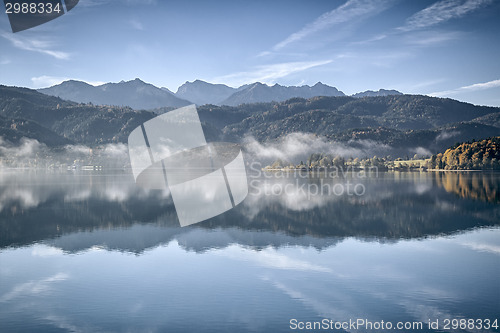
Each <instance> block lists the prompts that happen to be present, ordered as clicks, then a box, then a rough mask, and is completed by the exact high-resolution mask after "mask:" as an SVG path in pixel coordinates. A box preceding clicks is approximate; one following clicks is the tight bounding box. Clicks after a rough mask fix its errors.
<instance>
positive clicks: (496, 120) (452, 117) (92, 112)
mask: <svg viewBox="0 0 500 333" xmlns="http://www.w3.org/2000/svg"><path fill="white" fill-rule="evenodd" d="M254 87H255V86H254ZM257 87H258V86H257ZM246 88H249V87H246ZM255 89H257V88H255ZM221 90H222V89H221ZM241 91H243V90H241ZM164 111H168V110H164ZM198 113H199V116H200V120H201V121H202V127H203V130H204V132H205V135H206V137H207V140H208V141H230V142H241V143H243V142H244V141H245V138H246V137H248V136H252V137H253V138H255V139H256V140H257V141H259V142H269V141H279V140H280V139H282V138H285V137H287V136H288V135H290V134H292V133H297V132H299V133H306V134H313V135H315V136H318V137H322V138H325V139H326V140H331V141H337V142H344V143H349V144H350V145H352V144H356V143H357V142H358V143H360V144H362V143H363V142H368V141H370V142H373V143H374V144H376V145H379V146H381V145H387V146H390V147H393V148H397V149H399V151H400V152H401V154H403V151H404V150H405V149H406V150H407V151H408V150H409V149H413V148H415V147H422V148H424V149H426V150H427V151H429V152H432V153H437V152H441V151H443V149H445V148H448V147H449V146H451V145H453V144H454V143H456V142H462V141H469V140H473V139H476V140H478V139H483V138H487V137H491V136H499V135H500V108H498V107H486V106H476V105H472V104H468V103H463V102H459V101H456V100H452V99H447V98H436V97H429V96H421V95H389V96H376V97H364V98H356V97H352V96H330V97H328V96H319V97H311V98H298V97H295V98H291V99H288V100H286V101H282V102H261V103H252V104H240V105H238V106H228V105H221V106H217V105H213V104H206V105H202V106H199V107H198ZM157 114H158V110H155V112H153V111H145V110H142V111H141V110H139V111H137V110H134V109H132V108H130V107H123V106H112V105H93V104H82V103H76V102H71V101H67V100H63V99H61V98H59V97H53V96H48V95H45V94H42V93H39V92H37V91H35V90H32V89H27V88H18V87H8V86H1V85H0V137H2V140H3V142H11V143H13V144H15V143H18V142H19V141H20V140H21V138H23V137H25V138H31V139H36V140H38V141H40V142H42V143H45V144H46V145H48V146H62V145H66V144H68V143H73V144H86V145H90V146H93V145H100V144H104V143H113V142H114V143H118V142H127V138H128V135H129V134H130V132H131V131H132V130H133V129H134V128H136V127H137V126H139V125H141V124H142V123H144V122H145V121H147V120H149V119H151V118H153V117H155V116H157Z"/></svg>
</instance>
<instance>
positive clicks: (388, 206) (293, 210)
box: [0, 172, 500, 253]
mask: <svg viewBox="0 0 500 333" xmlns="http://www.w3.org/2000/svg"><path fill="white" fill-rule="evenodd" d="M474 176H475V175H472V174H470V173H469V174H463V175H461V176H460V178H459V179H458V180H457V179H456V175H455V174H437V173H387V174H386V173H381V174H379V175H372V176H370V177H367V178H355V177H354V176H352V177H351V176H346V177H345V178H337V179H331V178H330V179H327V178H321V177H319V178H318V177H307V178H280V177H275V178H272V177H271V178H262V177H260V178H251V180H253V182H252V183H251V191H250V194H249V196H248V198H247V199H246V200H245V201H244V202H243V203H242V204H240V205H239V206H238V207H237V208H236V209H235V210H232V211H229V212H227V213H225V214H223V215H220V216H218V217H215V218H212V219H209V220H207V221H204V222H202V223H199V224H196V225H193V226H190V227H186V228H180V227H179V222H178V220H177V215H176V212H175V208H174V205H173V202H172V199H171V197H170V194H169V193H168V192H163V191H145V190H143V189H141V188H139V187H137V186H136V185H135V183H134V181H133V178H132V175H130V174H127V173H121V174H108V175H106V174H92V173H91V174H83V173H80V174H78V173H77V174H73V173H40V172H38V173H34V172H33V173H30V172H10V173H9V174H3V176H2V177H3V179H2V182H3V183H4V184H5V186H3V187H2V189H1V190H0V199H1V202H2V205H1V206H0V248H6V247H10V246H21V245H26V244H30V243H32V242H46V243H50V244H56V246H57V247H61V248H62V249H63V250H65V251H70V252H78V251H82V250H85V249H88V248H91V247H93V246H102V247H107V248H110V249H116V250H121V251H129V252H134V253H140V252H142V251H144V250H145V249H147V248H151V247H155V246H157V245H159V244H164V243H168V242H170V241H171V240H174V239H176V240H177V241H178V242H179V243H180V244H181V245H182V246H183V247H185V248H187V249H191V250H194V251H204V250H205V249H208V248H223V247H227V246H229V245H230V244H234V243H238V244H241V245H244V246H249V247H253V248H257V249H258V248H261V247H266V246H269V245H271V246H274V247H281V246H289V245H290V244H296V245H301V246H314V247H317V248H319V249H321V248H324V247H328V246H331V245H332V244H335V243H337V242H338V241H340V240H342V239H344V238H346V237H355V238H359V239H365V240H371V241H380V242H394V241H398V240H401V239H409V238H422V237H428V236H435V235H442V234H453V233H456V232H460V231H464V230H468V229H471V228H476V227H482V226H495V225H498V221H500V220H499V218H500V211H499V207H498V205H497V204H496V203H495V202H487V201H489V198H490V197H491V196H493V197H496V198H498V193H497V192H498V189H497V187H498V186H496V185H495V184H498V175H497V174H491V175H487V176H484V177H482V178H481V182H482V187H480V188H478V187H477V186H476V185H475V183H476V182H477V179H476V178H474ZM347 181H350V182H351V183H358V184H363V186H364V188H365V192H364V193H363V195H360V196H356V195H354V196H353V195H352V194H349V193H347V192H345V193H343V194H339V195H337V194H334V193H333V192H330V193H322V192H317V191H316V192H315V190H314V189H315V188H316V187H315V186H316V185H318V186H320V187H321V186H325V184H327V183H328V184H332V185H334V184H344V185H345V184H346V183H347ZM69 184H70V185H69ZM454 184H458V185H456V186H455V185H454ZM485 187H488V188H495V189H496V190H495V191H496V192H495V193H496V194H492V193H491V191H490V192H488V193H487V194H486V196H484V195H483V191H484V190H483V188H485ZM269 188H272V189H273V192H272V193H271V192H269V191H268V190H267V189H269ZM285 188H286V189H288V190H287V191H282V192H278V191H277V190H276V189H285ZM291 188H293V189H294V190H293V191H292V190H290V189H291Z"/></svg>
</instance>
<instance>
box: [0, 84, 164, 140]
mask: <svg viewBox="0 0 500 333" xmlns="http://www.w3.org/2000/svg"><path fill="white" fill-rule="evenodd" d="M0 116H3V117H5V118H8V119H27V120H30V121H33V122H36V123H38V124H40V125H41V126H43V127H45V128H46V129H47V130H51V131H53V132H55V133H57V135H62V136H64V137H65V138H67V139H69V140H72V141H74V142H75V143H85V144H96V143H106V142H126V141H127V138H128V135H129V134H130V132H131V131H132V130H133V129H134V128H136V127H137V126H139V125H140V124H142V123H143V122H144V121H146V120H148V119H151V118H153V117H154V114H153V113H151V112H147V111H140V112H138V111H134V110H132V109H130V108H128V107H112V106H93V105H84V104H77V103H72V102H66V101H62V100H61V99H60V98H58V97H49V96H47V95H44V94H42V93H39V92H37V91H35V90H31V89H25V88H15V87H6V86H0Z"/></svg>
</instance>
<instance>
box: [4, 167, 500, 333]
mask: <svg viewBox="0 0 500 333" xmlns="http://www.w3.org/2000/svg"><path fill="white" fill-rule="evenodd" d="M441 176H442V175H440V174H435V173H381V174H379V176H378V177H367V178H363V179H359V178H358V179H353V178H349V177H346V178H340V179H328V180H324V179H323V181H328V182H330V184H331V186H333V185H334V184H346V182H347V181H354V180H355V181H356V182H358V181H359V182H360V183H362V184H363V186H364V188H365V193H364V194H363V195H359V196H357V195H349V194H347V193H344V194H342V195H335V194H334V195H324V194H323V195H322V194H320V193H311V192H310V191H309V192H303V191H301V190H300V188H301V186H302V185H304V184H305V185H307V184H321V181H322V180H321V179H320V178H317V177H316V178H314V177H311V178H300V179H299V180H298V183H297V179H295V178H264V177H262V178H259V179H258V180H259V186H258V187H254V188H253V189H252V191H253V192H251V193H250V194H249V196H248V197H247V199H246V200H245V201H244V202H243V203H242V204H240V205H239V206H238V207H237V209H235V210H231V211H229V212H227V213H225V214H223V215H221V216H219V217H217V218H213V219H210V220H208V221H205V222H202V223H199V224H196V225H192V226H189V227H185V228H181V227H180V226H179V222H178V220H177V215H176V214H175V210H174V206H173V202H172V200H171V198H170V194H169V193H168V192H166V191H158V190H156V191H145V190H143V189H140V188H138V187H136V186H135V184H134V181H133V178H132V176H131V175H130V174H127V173H122V174H116V173H115V174H113V175H105V174H100V173H89V174H85V173H76V174H71V173H69V174H50V173H32V172H11V173H2V174H0V177H1V179H0V180H1V183H2V184H3V186H2V188H1V189H0V198H1V200H0V203H1V209H0V237H1V238H0V242H1V243H0V260H1V265H0V323H1V328H2V330H3V331H6V332H164V331H168V332H188V331H196V332H222V331H226V332H289V331H290V326H289V321H290V319H292V318H295V319H297V320H300V321H315V320H321V319H322V318H328V319H332V320H336V321H348V320H349V319H353V320H356V319H357V318H362V319H365V320H370V321H381V320H384V321H386V322H387V321H391V322H394V323H395V322H397V321H419V322H423V323H427V322H428V320H429V319H431V320H441V321H442V320H443V319H445V318H497V317H498V308H499V306H500V304H499V299H500V298H499V297H498V295H499V292H500V289H499V286H498V281H497V277H498V276H499V275H500V266H499V265H498V260H499V256H500V243H499V239H500V228H499V227H498V226H499V221H500V218H499V217H500V215H499V207H500V205H498V203H495V202H488V201H483V200H475V199H472V198H469V197H460V196H457V195H456V194H455V193H449V192H448V191H447V190H446V188H444V187H443V186H442V185H441V184H442V182H441V181H442V179H441V178H438V177H441ZM471 179H472V177H471ZM491 181H492V182H496V184H498V178H495V177H493V178H491ZM462 183H463V184H467V183H469V181H468V180H467V181H463V182H462ZM289 184H292V186H288V189H289V191H282V192H280V193H278V192H277V190H276V193H275V194H273V195H267V194H265V191H264V189H265V188H266V187H267V188H269V187H271V188H272V187H273V186H274V188H275V189H279V188H284V187H286V186H287V185H289ZM485 186H498V185H495V184H489V185H485ZM306 188H307V187H306ZM441 328H442V327H441ZM348 331H352V332H356V330H348ZM357 331H358V332H366V331H367V330H363V329H360V330H357ZM414 331H415V332H422V331H426V332H427V331H430V330H414ZM465 331H470V332H476V331H478V330H476V329H470V330H469V329H467V330H465ZM483 331H485V330H483ZM486 331H488V330H486ZM489 331H494V330H489ZM409 332H411V330H409Z"/></svg>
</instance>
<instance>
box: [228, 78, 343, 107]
mask: <svg viewBox="0 0 500 333" xmlns="http://www.w3.org/2000/svg"><path fill="white" fill-rule="evenodd" d="M314 96H344V93H343V92H341V91H339V90H337V88H334V87H330V86H327V85H324V84H322V83H320V82H318V83H316V84H315V85H314V86H312V87H310V86H301V87H295V86H291V87H284V86H280V85H279V84H275V85H274V86H268V85H266V84H263V83H259V82H257V83H254V84H251V85H248V86H246V87H245V88H243V89H240V90H239V91H237V92H235V93H234V94H232V95H231V96H230V97H228V98H227V99H225V100H224V101H222V102H221V103H219V104H221V105H230V106H235V105H240V104H249V103H262V102H272V101H275V102H281V101H285V100H287V99H290V98H293V97H302V98H311V97H314Z"/></svg>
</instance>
